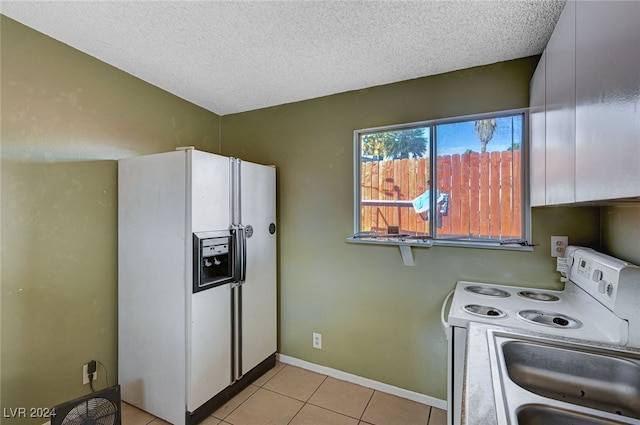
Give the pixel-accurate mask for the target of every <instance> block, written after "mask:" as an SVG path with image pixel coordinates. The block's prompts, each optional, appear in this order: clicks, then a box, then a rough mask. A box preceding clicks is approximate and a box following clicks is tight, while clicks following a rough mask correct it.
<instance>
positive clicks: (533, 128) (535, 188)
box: [529, 53, 546, 207]
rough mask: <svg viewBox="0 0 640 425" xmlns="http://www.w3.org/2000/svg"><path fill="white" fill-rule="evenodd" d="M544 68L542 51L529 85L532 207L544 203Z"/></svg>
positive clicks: (544, 54) (544, 62)
mask: <svg viewBox="0 0 640 425" xmlns="http://www.w3.org/2000/svg"><path fill="white" fill-rule="evenodd" d="M545 68H546V53H542V56H541V57H540V62H538V67H537V68H536V72H535V73H534V74H533V77H532V78H531V84H530V86H529V93H530V97H529V129H530V136H529V145H530V149H529V152H530V158H531V160H530V162H529V164H530V170H529V181H530V182H531V190H530V198H531V199H530V202H531V206H533V207H538V206H542V205H545V204H546V198H545V195H546V194H545V179H546V172H545V163H546V159H545V155H546V153H545V152H546V140H545V134H546V124H545Z"/></svg>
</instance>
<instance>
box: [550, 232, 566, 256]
mask: <svg viewBox="0 0 640 425" xmlns="http://www.w3.org/2000/svg"><path fill="white" fill-rule="evenodd" d="M567 245H569V237H568V236H551V256H552V257H564V251H565V250H566V249H567Z"/></svg>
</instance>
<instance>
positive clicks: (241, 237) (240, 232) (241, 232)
mask: <svg viewBox="0 0 640 425" xmlns="http://www.w3.org/2000/svg"><path fill="white" fill-rule="evenodd" d="M231 233H232V234H233V248H234V259H233V277H234V279H233V280H234V282H235V283H236V284H238V285H241V284H242V283H244V281H245V280H246V277H247V233H246V232H245V228H244V226H243V225H242V224H237V225H233V226H231Z"/></svg>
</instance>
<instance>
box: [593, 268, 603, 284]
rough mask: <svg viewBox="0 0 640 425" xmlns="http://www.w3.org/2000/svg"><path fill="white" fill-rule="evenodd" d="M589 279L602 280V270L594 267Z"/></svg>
mask: <svg viewBox="0 0 640 425" xmlns="http://www.w3.org/2000/svg"><path fill="white" fill-rule="evenodd" d="M591 279H593V281H594V282H600V281H602V270H598V269H596V270H595V271H594V272H593V275H592V276H591Z"/></svg>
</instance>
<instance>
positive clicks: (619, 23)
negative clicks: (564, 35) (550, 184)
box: [576, 1, 640, 201]
mask: <svg viewBox="0 0 640 425" xmlns="http://www.w3.org/2000/svg"><path fill="white" fill-rule="evenodd" d="M576 18H577V20H576V23H577V26H576V35H577V42H576V181H577V185H576V201H594V200H605V199H615V198H627V197H636V196H640V2H637V1H616V2H611V1H607V2H600V1H598V2H579V3H578V5H577V14H576Z"/></svg>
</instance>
